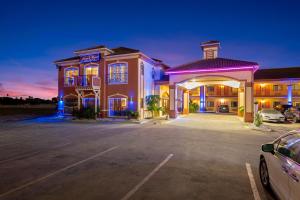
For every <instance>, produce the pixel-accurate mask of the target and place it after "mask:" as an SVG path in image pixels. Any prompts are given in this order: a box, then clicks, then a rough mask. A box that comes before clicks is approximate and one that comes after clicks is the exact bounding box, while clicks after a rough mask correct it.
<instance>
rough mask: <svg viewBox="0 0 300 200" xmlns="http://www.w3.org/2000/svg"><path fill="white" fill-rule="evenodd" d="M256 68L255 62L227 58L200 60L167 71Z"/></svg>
mask: <svg viewBox="0 0 300 200" xmlns="http://www.w3.org/2000/svg"><path fill="white" fill-rule="evenodd" d="M247 66H251V67H253V66H258V64H257V63H256V62H249V61H242V60H233V59H228V58H214V59H202V60H197V61H194V62H191V63H187V64H183V65H180V66H177V67H174V68H171V69H169V70H168V72H179V71H186V70H201V69H217V68H232V67H247Z"/></svg>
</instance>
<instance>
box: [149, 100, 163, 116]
mask: <svg viewBox="0 0 300 200" xmlns="http://www.w3.org/2000/svg"><path fill="white" fill-rule="evenodd" d="M159 102H160V96H159V95H148V96H146V104H147V109H148V110H149V111H151V113H152V117H154V116H156V115H158V113H159V111H161V110H162V108H161V107H160V106H159Z"/></svg>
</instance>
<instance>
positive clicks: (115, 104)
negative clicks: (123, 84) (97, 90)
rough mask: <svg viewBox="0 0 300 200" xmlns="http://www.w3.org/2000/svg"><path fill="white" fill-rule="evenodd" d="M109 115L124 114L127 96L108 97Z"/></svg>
mask: <svg viewBox="0 0 300 200" xmlns="http://www.w3.org/2000/svg"><path fill="white" fill-rule="evenodd" d="M108 107H109V112H108V113H109V116H110V117H114V116H124V117H125V116H126V109H127V98H108Z"/></svg>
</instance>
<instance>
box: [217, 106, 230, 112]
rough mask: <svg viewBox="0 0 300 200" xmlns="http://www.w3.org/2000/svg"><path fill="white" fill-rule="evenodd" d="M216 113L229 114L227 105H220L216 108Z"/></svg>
mask: <svg viewBox="0 0 300 200" xmlns="http://www.w3.org/2000/svg"><path fill="white" fill-rule="evenodd" d="M218 112H220V113H229V106H228V105H220V106H219V107H218Z"/></svg>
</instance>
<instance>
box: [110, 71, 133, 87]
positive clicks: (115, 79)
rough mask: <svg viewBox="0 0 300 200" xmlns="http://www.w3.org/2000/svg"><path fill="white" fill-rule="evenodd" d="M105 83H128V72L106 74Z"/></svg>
mask: <svg viewBox="0 0 300 200" xmlns="http://www.w3.org/2000/svg"><path fill="white" fill-rule="evenodd" d="M107 83H108V84H109V85H114V84H127V83H128V73H112V74H107Z"/></svg>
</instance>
